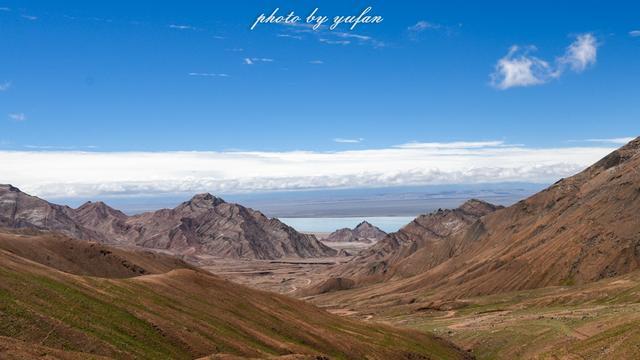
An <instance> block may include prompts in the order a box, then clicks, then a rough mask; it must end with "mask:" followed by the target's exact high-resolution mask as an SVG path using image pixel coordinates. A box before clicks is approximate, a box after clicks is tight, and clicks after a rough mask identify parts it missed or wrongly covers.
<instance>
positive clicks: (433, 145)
mask: <svg viewBox="0 0 640 360" xmlns="http://www.w3.org/2000/svg"><path fill="white" fill-rule="evenodd" d="M502 146H506V144H505V142H504V141H499V140H495V141H453V142H409V143H406V144H400V145H396V146H395V147H396V148H400V149H477V148H487V147H502ZM510 146H514V145H510ZM518 146H521V145H518Z"/></svg>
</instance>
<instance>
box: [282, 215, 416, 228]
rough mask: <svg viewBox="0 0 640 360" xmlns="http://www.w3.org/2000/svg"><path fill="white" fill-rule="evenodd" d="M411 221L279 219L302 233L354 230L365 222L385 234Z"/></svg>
mask: <svg viewBox="0 0 640 360" xmlns="http://www.w3.org/2000/svg"><path fill="white" fill-rule="evenodd" d="M413 219H415V216H371V217H325V218H317V217H316V218H280V220H281V221H282V222H284V223H285V224H287V225H289V226H292V227H293V228H295V229H296V230H298V231H303V232H333V231H335V230H337V229H340V228H345V227H346V228H354V227H355V226H356V225H358V224H359V223H361V222H362V221H365V220H366V221H368V222H369V223H371V224H373V225H375V226H377V227H379V228H380V229H382V230H383V231H385V232H393V231H397V230H398V229H400V228H401V227H403V226H405V225H407V224H408V223H410V222H411V221H412V220H413Z"/></svg>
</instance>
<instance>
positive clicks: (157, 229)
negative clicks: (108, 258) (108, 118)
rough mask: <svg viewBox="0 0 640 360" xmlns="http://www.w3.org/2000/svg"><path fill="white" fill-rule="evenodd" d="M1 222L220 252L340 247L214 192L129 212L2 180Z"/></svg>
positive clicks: (261, 255) (300, 254)
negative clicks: (69, 202) (72, 203)
mask: <svg viewBox="0 0 640 360" xmlns="http://www.w3.org/2000/svg"><path fill="white" fill-rule="evenodd" d="M0 226H4V227H9V228H34V229H40V230H50V231H55V232H59V233H61V234H64V235H67V236H70V237H73V238H77V239H83V240H94V241H98V242H101V243H105V244H112V245H128V246H139V247H143V248H151V249H160V250H168V251H171V252H173V253H177V254H185V255H208V256H213V257H219V258H245V259H279V258H287V257H292V258H307V257H322V256H333V255H335V254H336V253H337V252H336V251H335V250H333V249H331V248H329V247H327V246H325V245H323V244H322V243H321V242H320V241H318V240H317V239H316V238H315V236H313V235H307V234H301V233H299V232H297V231H296V230H295V229H293V228H292V227H290V226H287V225H286V224H284V223H282V222H281V221H279V220H278V219H269V218H267V217H266V216H264V215H263V214H262V213H260V212H259V211H255V210H252V209H249V208H245V207H243V206H241V205H238V204H232V203H227V202H225V201H224V200H222V199H220V198H217V197H215V196H212V195H211V194H198V195H196V196H194V197H193V198H192V199H190V200H189V201H186V202H183V203H182V204H180V205H178V206H177V207H176V208H173V209H161V210H158V211H153V212H147V213H143V214H139V215H134V216H127V215H125V214H124V213H122V212H121V211H118V210H115V209H113V208H111V207H109V206H107V205H106V204H104V203H103V202H87V203H85V204H83V205H82V206H80V207H78V208H77V209H72V208H70V207H68V206H62V205H56V204H51V203H49V202H47V201H45V200H42V199H40V198H37V197H35V196H30V195H27V194H25V193H23V192H21V191H20V190H19V189H18V188H16V187H14V186H11V185H0Z"/></svg>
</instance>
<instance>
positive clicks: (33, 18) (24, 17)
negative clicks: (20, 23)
mask: <svg viewBox="0 0 640 360" xmlns="http://www.w3.org/2000/svg"><path fill="white" fill-rule="evenodd" d="M20 16H21V17H22V18H23V19H27V20H31V21H35V20H38V17H37V16H33V15H20Z"/></svg>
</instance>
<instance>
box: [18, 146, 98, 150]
mask: <svg viewBox="0 0 640 360" xmlns="http://www.w3.org/2000/svg"><path fill="white" fill-rule="evenodd" d="M24 147H25V148H27V149H33V150H76V149H90V150H92V149H97V148H98V147H97V146H95V145H83V146H75V145H72V146H59V145H25V146H24Z"/></svg>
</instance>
